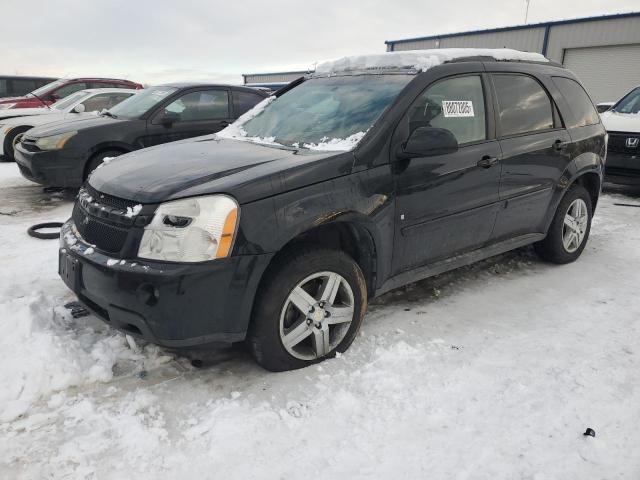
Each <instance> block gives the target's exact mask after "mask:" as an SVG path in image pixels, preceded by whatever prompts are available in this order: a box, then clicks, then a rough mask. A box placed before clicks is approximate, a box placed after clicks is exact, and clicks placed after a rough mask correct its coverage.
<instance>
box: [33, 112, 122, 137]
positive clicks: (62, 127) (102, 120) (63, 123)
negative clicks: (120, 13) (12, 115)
mask: <svg viewBox="0 0 640 480" xmlns="http://www.w3.org/2000/svg"><path fill="white" fill-rule="evenodd" d="M128 121H130V120H124V119H118V118H111V117H107V116H103V117H101V116H97V115H78V114H73V116H69V117H64V119H61V120H58V121H56V122H52V123H47V124H46V125H43V126H41V127H37V128H34V129H32V130H30V131H29V137H32V138H39V137H49V136H51V135H59V134H61V133H66V132H73V131H80V130H84V129H89V128H95V127H102V126H104V125H112V124H113V123H114V122H116V123H117V122H119V123H123V122H128Z"/></svg>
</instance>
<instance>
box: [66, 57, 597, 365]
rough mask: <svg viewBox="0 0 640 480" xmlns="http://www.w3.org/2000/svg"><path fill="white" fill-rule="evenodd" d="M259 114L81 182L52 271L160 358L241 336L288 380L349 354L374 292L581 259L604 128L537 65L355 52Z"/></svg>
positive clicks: (564, 82) (560, 71) (573, 92)
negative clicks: (498, 261)
mask: <svg viewBox="0 0 640 480" xmlns="http://www.w3.org/2000/svg"><path fill="white" fill-rule="evenodd" d="M269 100H270V103H268V102H264V103H263V104H261V105H260V106H258V107H257V108H256V109H254V110H252V111H251V112H248V113H247V115H246V116H244V117H243V118H242V119H240V120H238V122H236V123H235V124H233V125H231V126H230V127H228V128H227V129H225V130H224V131H223V132H221V133H220V134H217V135H212V136H208V137H201V138H198V139H194V140H187V141H183V142H177V143H173V144H170V145H165V146H161V147H156V148H149V149H146V150H144V151H140V152H136V153H135V154H131V155H124V156H122V157H120V158H118V159H116V160H114V161H113V162H110V163H109V164H108V165H105V166H104V167H103V168H100V169H99V170H97V171H96V172H94V174H93V175H92V176H91V177H90V178H89V181H88V183H87V184H86V186H85V187H84V188H82V189H81V190H80V193H79V195H78V199H77V201H76V204H75V207H74V211H73V216H72V218H71V219H70V220H69V221H68V222H67V223H66V224H65V225H64V227H63V229H62V235H61V245H60V253H59V255H60V256H59V272H60V275H61V277H62V278H63V280H64V281H65V282H66V283H67V285H68V286H69V287H70V288H71V289H72V290H73V291H74V292H76V294H77V295H78V298H79V299H80V300H81V301H82V302H83V303H84V304H86V305H87V306H88V308H89V309H91V310H92V311H93V312H95V313H96V315H98V316H99V317H101V318H102V319H104V320H105V321H107V322H108V323H109V324H110V325H112V326H113V327H115V328H118V329H121V330H123V331H125V332H127V333H129V334H132V335H136V336H140V337H143V338H145V339H147V340H149V341H151V342H155V343H158V344H160V345H165V346H169V347H188V346H194V345H202V344H216V343H229V342H238V341H242V340H245V339H246V340H247V342H248V346H249V348H250V350H251V352H252V353H253V355H254V356H255V358H256V360H257V361H258V362H259V363H260V364H261V365H263V366H264V367H266V368H268V369H270V370H286V369H291V368H299V367H304V366H306V365H309V364H312V363H314V362H318V361H321V360H322V359H324V358H327V357H330V356H332V355H334V354H335V353H336V352H343V351H344V350H346V349H347V348H348V347H349V345H350V344H351V342H352V341H353V340H354V338H355V337H356V334H357V332H358V329H359V328H360V325H361V323H362V319H363V316H364V313H365V309H366V306H367V301H368V299H369V298H371V297H373V296H376V295H380V294H382V293H384V292H387V291H389V290H391V289H393V288H396V287H400V286H402V285H405V284H408V283H410V282H414V281H416V280H419V279H422V278H425V277H428V276H430V275H435V274H438V273H441V272H444V271H447V270H450V269H453V268H456V267H459V266H462V265H466V264H469V263H471V262H475V261H478V260H481V259H483V258H487V257H489V256H492V255H496V254H499V253H502V252H505V251H507V250H511V249H514V248H517V247H522V246H524V245H529V244H534V245H535V248H536V250H537V251H538V252H539V254H540V255H541V256H542V257H543V258H544V259H547V260H549V261H551V262H555V263H567V262H571V261H574V260H576V259H577V258H578V257H579V256H580V254H581V253H582V251H583V249H584V247H585V244H586V242H587V238H588V235H589V230H590V226H591V219H592V215H593V212H594V209H595V207H596V204H597V202H598V196H599V194H600V186H601V183H602V176H603V169H604V159H605V153H606V152H605V129H604V127H603V126H602V124H601V123H600V118H599V116H598V114H597V112H596V110H595V107H594V105H593V103H592V102H591V100H590V99H589V97H588V95H587V94H586V93H585V91H584V89H583V87H582V86H581V85H580V83H579V82H578V81H577V80H576V78H575V77H574V76H573V74H571V72H569V71H567V70H565V69H564V68H561V67H560V66H559V65H556V64H552V63H551V62H548V61H547V60H546V59H545V58H544V57H542V56H541V55H538V54H527V53H522V52H515V51H512V50H506V49H499V50H478V51H474V50H466V49H460V50H456V49H451V50H448V49H442V50H432V51H424V52H420V51H417V52H398V53H397V54H396V53H387V54H382V55H373V56H363V57H354V58H349V57H347V58H344V59H340V60H339V61H337V62H334V63H331V62H330V63H328V64H323V65H320V66H319V67H318V69H317V70H316V72H315V73H314V74H312V75H310V76H309V77H308V78H306V79H303V80H301V81H298V82H294V83H293V84H291V85H290V86H288V87H286V88H284V89H283V90H280V91H279V92H278V93H277V95H276V97H271V98H270V99H269ZM267 103H268V105H267ZM505 301H506V302H509V301H517V299H509V298H505Z"/></svg>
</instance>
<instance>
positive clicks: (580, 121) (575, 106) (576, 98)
mask: <svg viewBox="0 0 640 480" xmlns="http://www.w3.org/2000/svg"><path fill="white" fill-rule="evenodd" d="M553 83H554V84H555V86H556V87H557V88H558V90H560V93H561V94H562V96H563V97H564V99H565V100H566V101H567V103H568V104H569V109H570V110H571V113H572V114H573V119H565V123H566V124H567V126H568V127H584V126H586V125H594V124H596V123H599V122H600V116H599V115H598V112H597V111H596V109H595V107H594V106H593V102H592V101H591V99H590V98H589V95H587V92H585V91H584V88H582V85H580V84H579V83H578V82H576V81H575V80H572V79H570V78H565V77H553Z"/></svg>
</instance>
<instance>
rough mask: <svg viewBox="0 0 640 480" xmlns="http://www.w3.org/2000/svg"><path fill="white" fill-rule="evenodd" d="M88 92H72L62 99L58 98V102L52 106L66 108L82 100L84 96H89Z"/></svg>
mask: <svg viewBox="0 0 640 480" xmlns="http://www.w3.org/2000/svg"><path fill="white" fill-rule="evenodd" d="M88 95H89V94H88V93H87V92H83V91H82V90H81V91H79V92H76V93H72V94H71V95H69V96H68V97H64V98H63V99H62V100H58V101H57V102H56V103H54V104H53V105H51V108H55V109H56V110H65V109H66V108H67V107H70V106H71V105H73V104H74V103H76V102H78V101H80V99H82V98H83V97H86V96H88Z"/></svg>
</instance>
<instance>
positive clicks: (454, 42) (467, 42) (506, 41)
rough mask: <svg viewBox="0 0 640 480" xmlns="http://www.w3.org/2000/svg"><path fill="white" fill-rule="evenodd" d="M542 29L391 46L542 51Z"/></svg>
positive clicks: (410, 41) (411, 48)
mask: <svg viewBox="0 0 640 480" xmlns="http://www.w3.org/2000/svg"><path fill="white" fill-rule="evenodd" d="M543 42H544V28H527V29H522V30H511V31H502V32H490V33H477V34H471V35H461V36H455V37H444V38H441V39H431V40H409V41H402V42H398V43H394V44H393V50H395V51H399V50H422V49H427V48H458V47H469V48H474V47H475V48H503V47H508V48H515V49H516V50H524V51H527V52H540V51H542V44H543Z"/></svg>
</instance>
